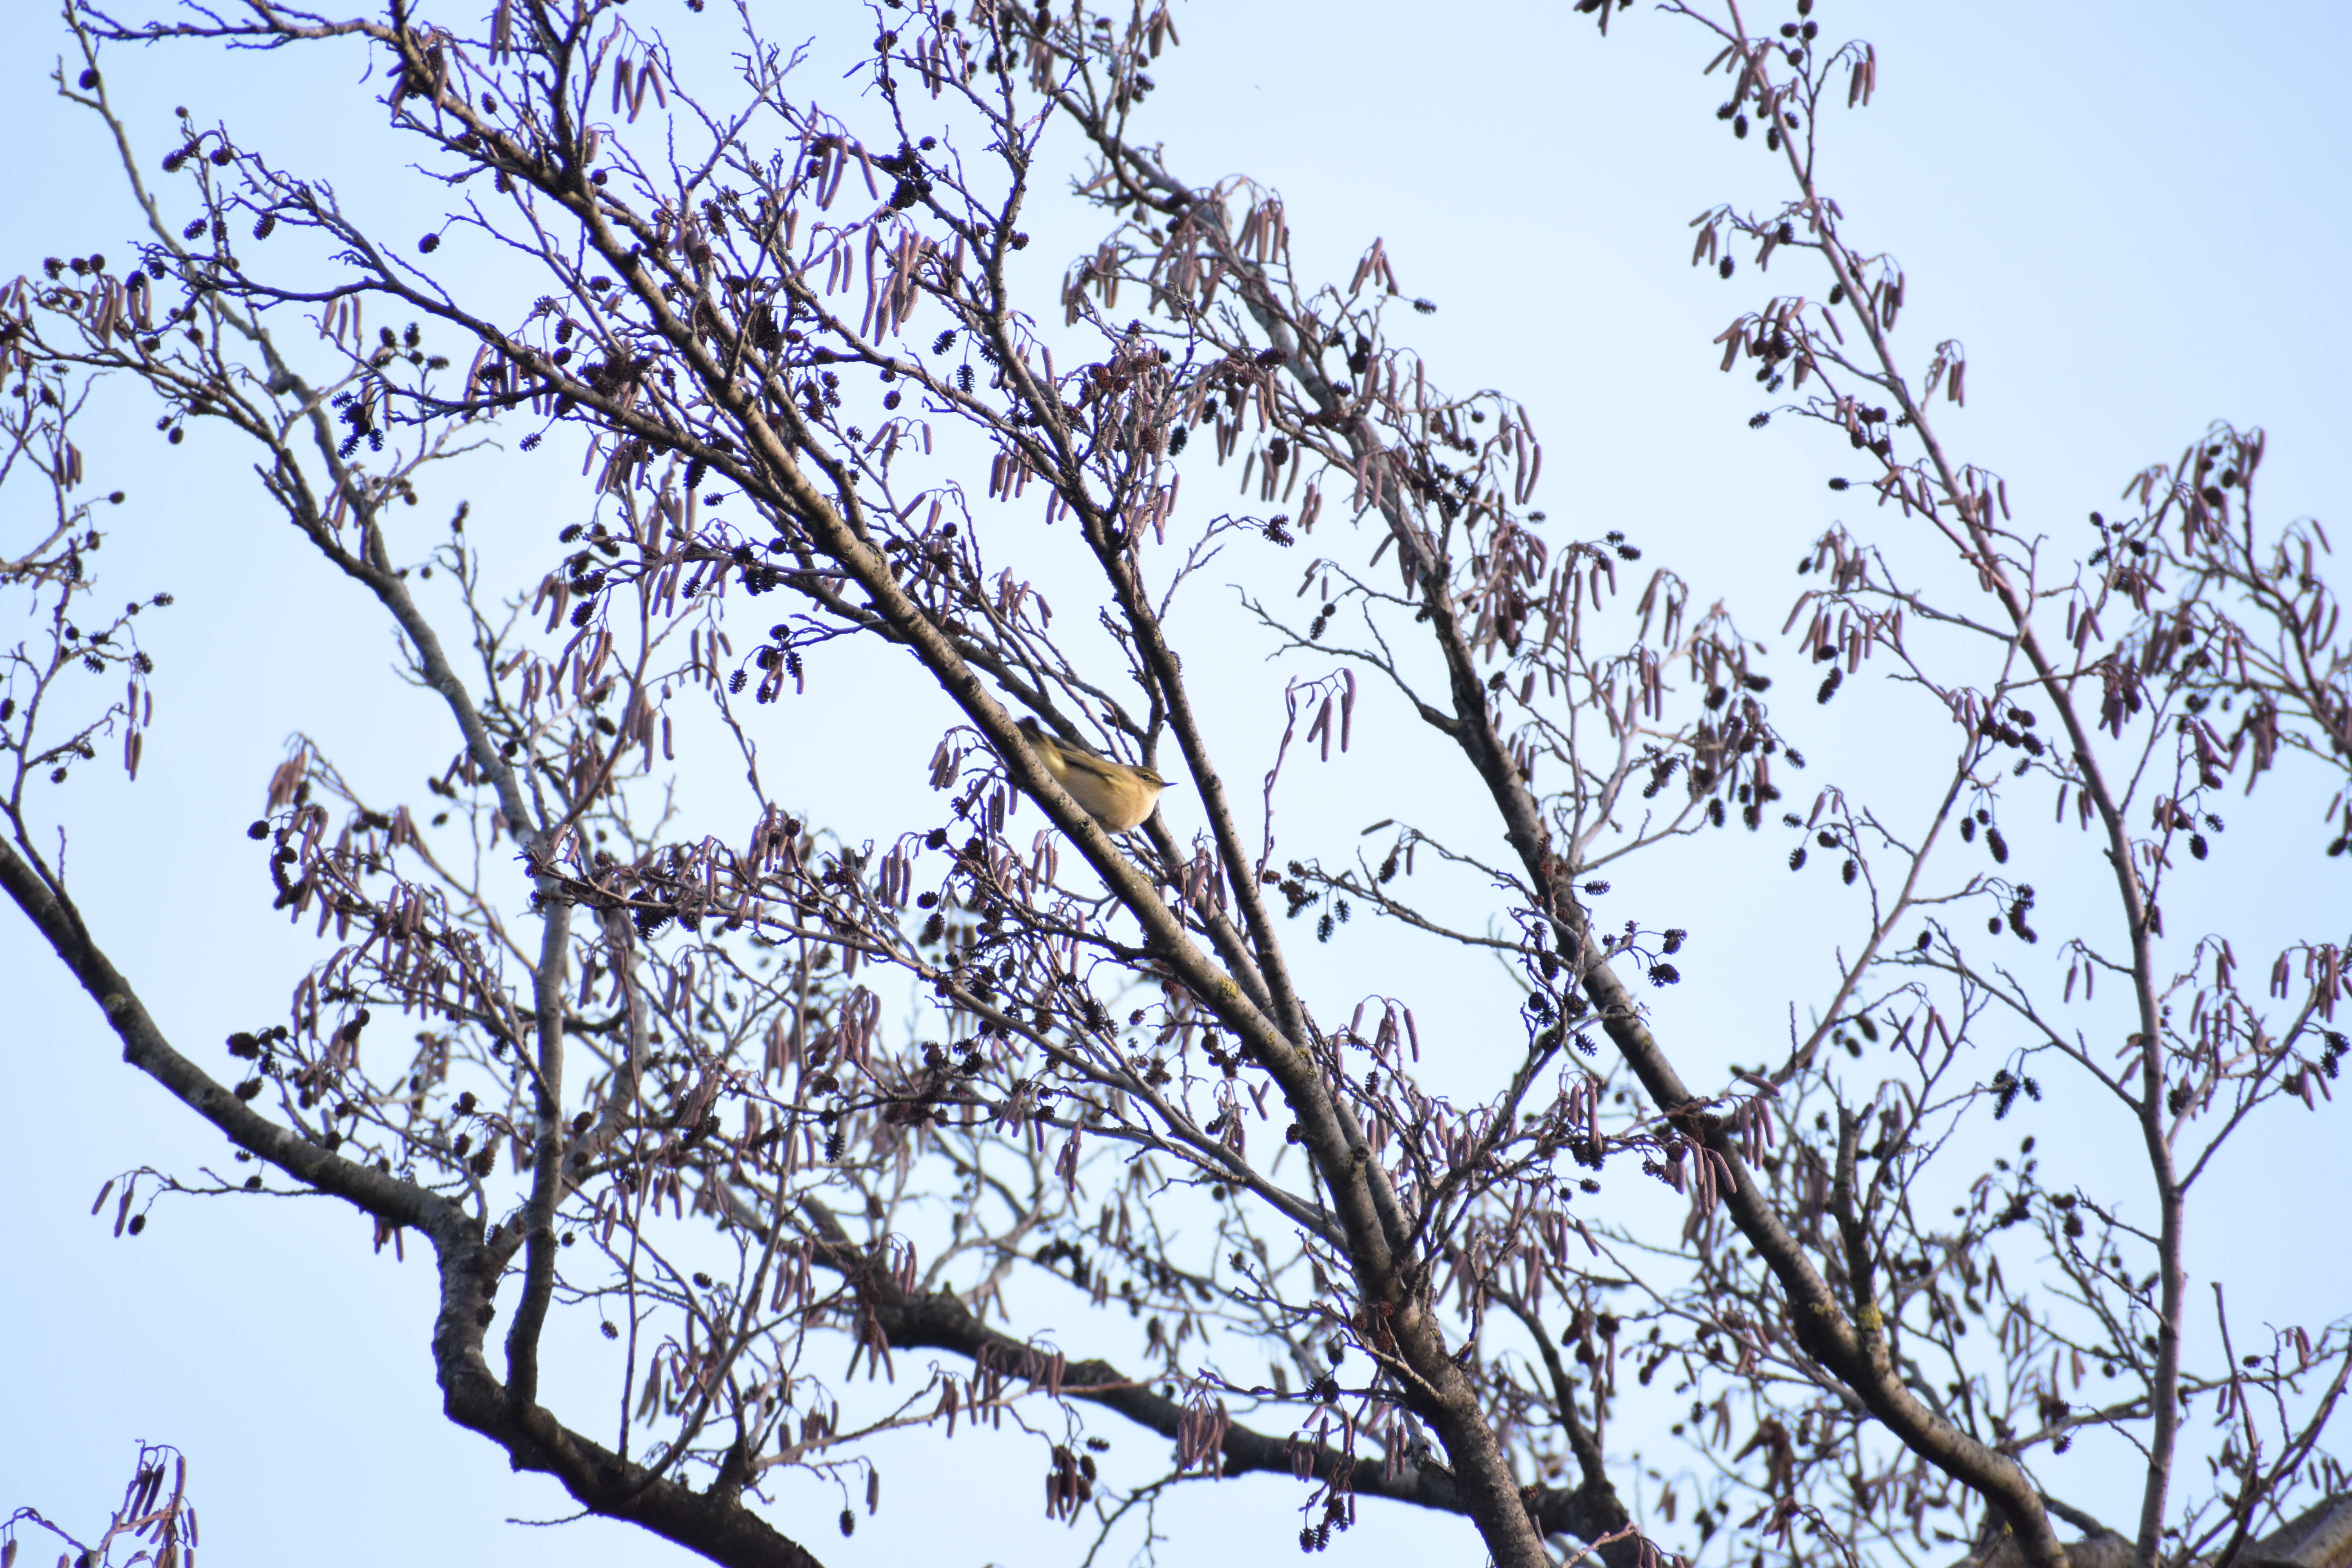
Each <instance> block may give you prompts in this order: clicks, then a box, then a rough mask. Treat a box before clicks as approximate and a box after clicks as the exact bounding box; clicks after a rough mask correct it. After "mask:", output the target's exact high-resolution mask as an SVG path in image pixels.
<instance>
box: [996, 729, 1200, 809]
mask: <svg viewBox="0 0 2352 1568" xmlns="http://www.w3.org/2000/svg"><path fill="white" fill-rule="evenodd" d="M1021 732H1022V733H1023V734H1024V735H1026V736H1028V737H1029V744H1030V746H1031V748H1032V749H1034V751H1035V752H1036V753H1037V760H1038V761H1039V762H1041V763H1045V771H1046V772H1047V773H1051V774H1053V775H1054V782H1055V784H1060V785H1061V786H1062V787H1063V788H1064V789H1066V790H1067V791H1069V792H1070V798H1071V799H1072V800H1075V801H1076V802H1077V803H1078V804H1079V805H1081V806H1083V807H1085V808H1086V813H1087V816H1091V817H1093V818H1094V819H1095V821H1097V823H1099V824H1101V825H1102V829H1103V831H1104V832H1106V833H1124V832H1126V831H1127V830H1128V829H1129V828H1130V827H1133V826H1136V825H1137V824H1138V823H1139V822H1141V821H1142V820H1143V819H1144V818H1145V817H1147V816H1150V815H1151V813H1152V811H1153V810H1154V809H1155V808H1156V807H1157V806H1158V805H1160V791H1161V790H1163V789H1166V788H1167V787H1168V781H1167V780H1166V779H1163V778H1161V777H1160V775H1159V774H1158V773H1153V772H1152V771H1151V770H1150V768H1139V767H1134V766H1131V765H1129V763H1122V762H1118V761H1115V760H1114V759H1112V758H1109V757H1106V756H1104V755H1103V754H1102V753H1101V752H1097V751H1096V750H1095V749H1094V748H1093V747H1092V746H1089V745H1087V744H1086V743H1085V742H1082V741H1066V740H1063V739H1062V738H1061V737H1059V736H1057V735H1048V734H1047V733H1045V731H1044V730H1042V729H1040V728H1039V727H1038V724H1037V721H1036V720H1034V719H1024V720H1022V721H1021Z"/></svg>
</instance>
